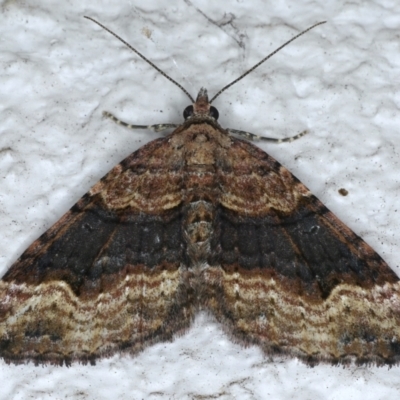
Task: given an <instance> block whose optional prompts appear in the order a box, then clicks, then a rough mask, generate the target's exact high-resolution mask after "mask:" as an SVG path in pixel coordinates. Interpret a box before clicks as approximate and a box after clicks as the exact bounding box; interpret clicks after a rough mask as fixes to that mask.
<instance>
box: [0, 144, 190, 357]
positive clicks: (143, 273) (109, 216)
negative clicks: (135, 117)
mask: <svg viewBox="0 0 400 400" xmlns="http://www.w3.org/2000/svg"><path fill="white" fill-rule="evenodd" d="M180 156H181V155H180V153H179V152H177V151H174V149H171V147H170V145H169V141H168V139H167V138H164V139H159V140H155V141H153V142H151V143H149V144H148V145H146V146H144V147H142V148H141V149H140V150H138V151H137V152H135V153H133V154H132V155H131V156H129V157H128V158H127V159H125V160H124V161H123V162H122V163H121V164H119V165H117V166H116V167H115V168H114V169H113V170H111V171H110V172H109V173H108V174H107V175H106V176H105V177H104V178H103V179H102V180H101V181H100V182H98V183H97V184H96V185H95V186H94V187H93V188H92V189H91V190H90V191H89V192H88V193H87V194H86V195H85V196H84V197H83V198H82V199H81V200H79V201H78V203H77V204H76V205H74V206H73V207H72V208H71V210H70V211H68V212H67V213H66V214H65V215H64V217H62V218H61V220H60V221H58V222H57V223H56V224H55V225H54V226H53V227H51V228H50V229H49V230H48V231H47V232H46V233H44V234H43V235H42V236H41V237H40V238H39V239H37V240H36V241H35V242H34V243H33V244H32V245H31V246H30V247H29V248H28V249H27V250H26V251H25V252H24V253H23V254H22V255H21V257H20V258H19V259H18V260H17V261H16V262H15V263H14V264H13V265H12V266H11V268H10V269H9V270H8V271H7V273H6V274H5V276H4V277H3V279H2V280H1V281H0V356H2V357H3V358H4V359H5V360H6V361H12V362H23V361H25V360H33V361H34V362H36V363H41V362H51V363H56V364H62V363H64V362H65V363H67V364H69V363H70V362H71V361H74V360H79V361H81V362H87V361H90V362H93V361H94V360H95V359H96V358H97V357H99V356H102V355H110V354H113V353H114V352H116V351H118V350H128V351H130V352H135V351H138V350H140V349H142V348H143V347H144V346H145V345H147V344H150V343H152V342H155V341H158V340H162V339H169V338H171V337H172V335H173V334H174V333H175V332H176V331H177V330H179V329H183V328H185V327H187V326H188V324H189V318H190V315H189V311H188V309H186V311H185V314H184V313H183V311H182V307H183V306H184V305H185V304H184V303H185V301H186V292H185V291H184V289H183V286H182V284H181V269H180V267H181V266H182V265H184V264H185V254H186V249H185V247H184V241H183V239H182V212H181V200H182V191H181V185H182V182H181V177H180V174H179V169H180V168H181V165H182V162H181V160H180Z"/></svg>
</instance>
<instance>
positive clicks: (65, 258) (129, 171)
mask: <svg viewBox="0 0 400 400" xmlns="http://www.w3.org/2000/svg"><path fill="white" fill-rule="evenodd" d="M87 18H88V17H87ZM88 19H91V18H88ZM91 20H92V21H94V20H93V19H91ZM94 22H96V21H94ZM96 23H97V24H98V25H100V26H102V25H101V24H99V23H98V22H96ZM321 23H322V22H321ZM321 23H318V24H316V25H314V26H312V27H311V28H309V29H307V30H306V31H304V32H302V33H300V34H299V35H297V36H295V37H294V38H293V39H291V40H290V41H289V42H287V43H285V44H284V45H283V46H285V45H287V44H288V43H290V42H291V41H293V40H294V39H296V38H297V37H299V36H300V35H302V34H304V33H305V32H307V31H309V30H310V29H312V28H314V27H315V26H317V25H320V24H321ZM102 27H103V26H102ZM103 28H104V29H106V30H107V31H109V30H108V29H107V28H105V27H103ZM109 32H110V31H109ZM110 33H112V32H110ZM112 34H113V35H114V36H117V35H115V34H114V33H112ZM117 37H118V36H117ZM118 38H119V37H118ZM119 39H120V40H121V41H122V42H123V43H125V44H126V45H127V46H128V47H129V48H131V49H132V50H133V51H134V52H135V53H136V54H138V55H139V56H140V57H141V58H143V59H144V60H145V61H147V62H148V63H149V64H150V65H152V66H153V67H154V68H156V69H157V70H158V71H159V72H161V73H162V74H163V75H164V76H166V77H167V78H168V79H169V80H170V81H171V82H173V83H174V84H176V85H177V86H178V87H180V88H181V89H182V90H183V91H184V92H185V93H186V94H187V95H188V97H189V98H190V99H191V100H192V103H193V104H192V105H190V106H188V107H187V108H186V109H185V111H184V118H185V121H184V122H183V123H182V124H179V125H175V124H165V125H153V126H141V125H128V124H126V123H122V122H121V121H118V120H117V119H116V118H115V117H114V116H112V115H111V114H109V113H105V114H106V115H107V116H109V117H111V118H112V119H114V120H116V121H117V122H118V123H120V124H123V125H126V126H128V127H131V128H137V129H146V128H147V129H152V130H153V131H157V132H158V131H161V130H164V129H167V128H175V129H174V131H173V132H172V133H170V134H169V135H167V136H166V137H163V138H160V139H156V140H154V141H152V142H150V143H149V144H147V145H145V146H143V147H142V148H140V149H139V150H138V151H136V152H134V153H133V154H131V155H130V156H129V157H127V158H126V159H125V160H123V161H122V162H121V163H120V164H118V165H117V166H115V167H114V168H113V169H112V170H111V171H110V172H109V173H108V174H107V175H106V176H104V177H103V178H102V179H101V180H100V181H99V182H98V183H96V184H95V185H94V186H93V187H92V189H90V191H89V192H88V193H86V194H85V195H84V196H83V197H82V198H81V199H80V200H79V201H78V202H77V203H76V204H75V205H74V206H73V207H72V208H71V210H70V211H68V212H67V213H66V214H65V215H64V217H62V218H61V219H60V220H59V221H58V222H57V223H56V224H55V225H54V226H53V227H51V228H50V229H49V230H48V231H47V232H45V233H44V234H43V235H42V236H41V237H40V238H39V239H37V240H36V241H35V242H34V243H33V244H32V245H31V246H30V247H29V248H28V249H27V250H26V251H25V252H24V253H23V254H22V255H21V257H20V258H19V259H18V260H17V261H16V262H15V263H14V264H13V265H12V266H11V268H10V269H9V270H8V271H7V272H6V274H5V275H4V277H3V279H2V280H1V281H0V356H1V357H3V358H4V359H5V360H6V361H7V362H13V363H20V362H25V361H27V360H30V361H33V362H34V363H35V364H40V363H52V364H61V365H62V364H67V365H69V364H70V363H71V362H73V361H79V362H83V363H87V362H90V363H94V362H95V360H96V359H97V358H99V357H103V356H109V355H112V354H114V353H116V352H128V353H132V354H134V353H136V352H138V351H140V350H142V349H143V348H145V347H146V346H149V345H151V344H153V343H156V342H159V341H164V340H171V339H172V338H173V337H174V335H175V334H176V333H177V332H183V331H185V330H187V329H188V328H189V326H190V324H191V322H192V321H193V319H194V316H195V315H196V313H197V312H198V311H199V310H205V311H206V312H208V313H210V314H212V315H213V316H214V317H215V318H216V319H217V321H219V322H220V323H221V324H222V325H223V326H224V328H225V330H226V331H227V332H229V333H230V335H231V337H232V338H233V339H234V340H236V341H239V342H242V343H244V344H249V343H255V344H257V345H259V346H260V347H261V348H262V349H263V350H264V352H265V353H266V354H270V355H274V354H279V355H286V356H295V357H298V358H299V359H301V360H303V361H305V362H307V363H308V364H310V365H314V364H316V363H318V362H320V361H322V362H328V363H332V364H344V363H349V362H351V361H352V360H354V361H355V362H356V363H358V364H363V363H368V364H369V363H373V364H377V365H384V364H395V363H398V362H399V360H400V284H399V278H398V277H397V276H396V274H395V273H394V272H393V271H392V270H391V269H390V268H389V266H388V265H387V264H386V263H385V262H384V261H383V260H382V258H381V257H380V256H379V255H378V254H377V253H376V252H375V251H374V250H373V249H372V248H371V247H370V246H369V245H368V244H366V243H365V242H364V241H363V240H362V239H361V238H360V237H358V236H357V235H355V234H354V233H353V232H352V231H351V230H350V229H349V228H347V227H346V226H345V225H344V224H343V223H342V222H341V221H339V220H338V218H336V217H335V216H334V215H333V214H332V213H331V212H330V211H329V210H328V209H327V208H326V207H325V206H324V205H323V204H322V203H321V202H320V201H319V200H318V199H317V198H316V197H315V196H314V195H312V194H311V193H310V191H309V190H308V189H307V188H306V187H305V186H304V185H303V184H302V183H301V182H300V181H299V180H298V179H297V178H296V177H294V176H293V175H292V174H291V173H290V172H289V171H288V170H287V169H286V168H285V167H283V166H282V165H280V164H279V163H278V162H277V161H276V160H274V159H273V158H272V157H270V156H269V155H268V154H266V153H265V152H263V151H261V150H260V149H259V148H257V147H255V146H254V145H252V144H250V143H249V142H248V141H246V140H242V139H239V138H235V137H233V136H232V135H231V134H232V133H233V134H235V135H239V136H240V135H241V136H245V137H246V138H247V139H260V140H270V141H278V142H279V141H285V140H286V141H289V140H293V139H295V138H297V137H300V136H302V135H303V134H304V133H302V134H299V135H297V136H296V137H294V138H289V139H284V140H276V139H268V138H261V137H259V136H256V135H254V134H251V133H247V132H241V131H237V130H234V129H224V128H223V127H221V126H220V125H219V123H218V122H217V119H218V111H217V110H216V109H215V108H214V107H213V106H212V105H211V102H212V101H213V100H214V99H215V98H216V97H217V96H219V95H220V94H221V93H222V92H223V91H224V90H226V89H227V88H228V87H230V86H231V85H232V84H234V83H235V82H237V81H238V80H240V79H242V78H243V77H244V76H246V75H247V74H248V73H249V72H250V71H252V70H254V69H255V68H256V67H258V66H259V65H260V64H262V63H263V62H264V61H265V60H267V59H268V58H270V57H271V56H272V55H273V54H275V53H276V52H277V51H278V50H280V49H281V48H282V47H283V46H281V47H279V48H278V49H277V50H276V51H274V52H273V53H271V54H270V55H269V56H267V57H265V58H264V59H263V60H261V61H260V62H259V63H258V64H256V65H255V66H254V67H253V68H251V69H250V70H249V71H247V72H246V73H245V74H243V75H242V76H240V77H239V78H238V79H236V80H235V81H233V82H232V83H230V84H229V85H227V86H226V87H224V88H223V89H221V90H220V91H219V92H218V93H217V94H216V95H215V96H214V97H213V98H212V99H211V100H208V95H207V91H206V90H205V89H201V90H200V91H199V94H198V96H197V98H196V100H195V101H194V100H193V99H192V98H191V96H190V95H189V93H188V92H187V91H186V90H185V89H184V88H183V87H182V86H181V85H179V84H178V83H177V82H175V81H174V80H173V79H171V78H170V77H168V76H167V75H166V74H165V73H164V72H162V71H161V70H160V69H159V68H158V67H156V66H155V65H154V64H152V63H151V62H150V61H148V60H147V59H146V58H145V57H144V56H142V55H141V54H140V53H139V52H138V51H137V50H135V49H134V48H132V47H131V46H130V45H129V44H127V43H126V42H125V41H123V40H122V39H121V38H119Z"/></svg>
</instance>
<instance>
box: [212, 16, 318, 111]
mask: <svg viewBox="0 0 400 400" xmlns="http://www.w3.org/2000/svg"><path fill="white" fill-rule="evenodd" d="M325 23H326V21H321V22H318V23H316V24H315V25H313V26H310V27H309V28H307V29H306V30H304V31H303V32H300V33H299V34H297V35H296V36H294V37H292V38H291V39H290V40H288V41H287V42H286V43H284V44H283V45H282V46H279V47H278V48H277V49H276V50H274V51H273V52H272V53H270V54H268V55H267V56H266V57H265V58H263V59H262V60H261V61H260V62H258V63H257V64H256V65H254V66H253V67H251V68H250V69H249V70H247V71H246V72H245V73H244V74H242V75H240V76H239V78H236V79H235V80H234V81H232V82H231V83H229V84H228V85H226V86H224V87H223V88H222V89H221V90H220V91H219V92H218V93H217V94H216V95H215V96H214V97H213V98H212V99H211V100H210V104H211V103H212V102H213V101H214V100H215V99H216V98H217V97H218V96H219V95H220V94H221V93H222V92H225V90H226V89H228V88H230V87H231V86H232V85H234V84H235V83H236V82H239V81H240V80H241V79H243V78H244V77H245V76H246V75H248V74H249V73H250V72H252V71H254V70H255V69H256V68H257V67H259V66H260V65H261V64H262V63H263V62H265V61H267V60H268V59H269V58H271V57H272V56H273V55H274V54H276V53H277V52H278V51H279V50H282V49H283V48H284V47H285V46H287V45H288V44H289V43H292V42H293V41H294V40H296V39H297V38H298V37H300V36H302V35H304V34H305V33H307V32H308V31H310V30H311V29H314V28H315V27H316V26H318V25H322V24H325Z"/></svg>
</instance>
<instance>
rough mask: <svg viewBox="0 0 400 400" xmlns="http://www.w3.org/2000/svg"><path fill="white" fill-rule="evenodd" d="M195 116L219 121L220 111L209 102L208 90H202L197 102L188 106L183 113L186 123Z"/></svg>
mask: <svg viewBox="0 0 400 400" xmlns="http://www.w3.org/2000/svg"><path fill="white" fill-rule="evenodd" d="M193 116H199V117H209V118H212V119H214V120H215V121H217V120H218V117H219V113H218V110H217V109H216V108H215V107H214V106H212V105H211V104H210V102H209V101H208V94H207V89H205V88H201V89H200V91H199V94H198V95H197V99H196V101H195V102H194V103H193V104H192V105H190V106H187V107H186V108H185V110H184V111H183V118H185V121H186V120H187V119H189V118H192V117H193Z"/></svg>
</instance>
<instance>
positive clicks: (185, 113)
mask: <svg viewBox="0 0 400 400" xmlns="http://www.w3.org/2000/svg"><path fill="white" fill-rule="evenodd" d="M192 115H193V106H187V107H186V108H185V109H184V110H183V118H185V120H186V119H188V118H189V117H190V116H192Z"/></svg>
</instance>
